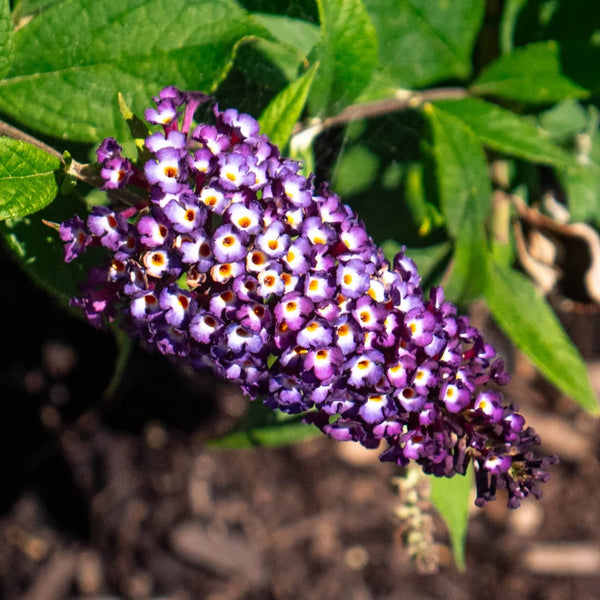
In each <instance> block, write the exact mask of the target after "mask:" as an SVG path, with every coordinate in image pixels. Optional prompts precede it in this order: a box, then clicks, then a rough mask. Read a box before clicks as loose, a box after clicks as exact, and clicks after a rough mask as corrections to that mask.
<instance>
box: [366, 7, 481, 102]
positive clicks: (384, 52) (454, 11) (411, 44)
mask: <svg viewBox="0 0 600 600" xmlns="http://www.w3.org/2000/svg"><path fill="white" fill-rule="evenodd" d="M365 4H366V6H367V9H368V11H369V14H370V15H371V18H372V19H373V23H374V25H375V28H376V30H377V38H378V40H379V64H378V68H377V70H378V77H377V83H376V85H375V82H374V86H373V88H374V89H373V90H370V91H372V92H373V93H377V94H378V93H379V92H380V90H378V89H377V88H379V87H383V88H389V89H390V90H393V89H398V88H411V87H421V86H424V85H429V84H431V83H435V82H437V81H443V80H444V79H452V78H457V79H461V80H465V79H467V78H468V77H469V75H470V74H471V71H472V61H471V53H472V51H473V46H474V44H475V39H476V37H477V33H478V31H479V28H480V26H481V22H482V19H483V14H484V4H485V3H484V2H483V0H451V1H448V0H383V1H382V0H365Z"/></svg>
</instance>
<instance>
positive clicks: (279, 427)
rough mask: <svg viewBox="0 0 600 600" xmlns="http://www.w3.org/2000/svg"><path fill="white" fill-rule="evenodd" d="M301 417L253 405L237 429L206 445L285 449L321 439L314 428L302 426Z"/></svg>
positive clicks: (212, 446)
mask: <svg viewBox="0 0 600 600" xmlns="http://www.w3.org/2000/svg"><path fill="white" fill-rule="evenodd" d="M303 418H304V417H303V415H288V414H285V413H282V412H281V411H274V410H272V409H270V408H268V407H267V406H265V405H264V404H262V403H261V402H260V401H259V400H257V401H256V402H252V403H251V404H250V407H249V411H248V416H247V417H246V419H245V421H244V422H243V423H242V424H241V425H240V427H239V428H238V429H237V430H235V431H232V432H231V433H228V434H225V435H223V436H221V437H218V438H215V439H213V440H210V441H209V442H208V446H209V447H211V448H252V447H253V446H286V445H289V444H295V443H298V442H301V441H302V440H305V439H308V438H311V437H315V436H317V435H322V433H321V432H320V431H319V429H317V427H315V426H314V425H307V424H306V423H303V422H302V419H303Z"/></svg>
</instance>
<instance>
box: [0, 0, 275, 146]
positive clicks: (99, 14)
mask: <svg viewBox="0 0 600 600" xmlns="http://www.w3.org/2000/svg"><path fill="white" fill-rule="evenodd" d="M262 33H264V34H266V32H265V31H264V30H263V28H262V27H260V26H259V25H258V24H255V23H254V22H253V21H252V20H251V19H250V18H249V17H248V15H247V13H246V12H245V11H244V10H242V9H241V8H240V7H239V6H238V5H237V4H236V3H235V2H233V0H188V1H186V0H172V1H171V2H164V1H161V0H107V1H105V2H97V1H96V0H65V1H64V2H61V3H59V4H56V5H53V6H52V7H50V8H49V9H48V10H46V11H44V12H43V13H41V14H40V16H38V17H37V18H34V19H33V20H32V21H31V22H30V23H28V24H27V25H25V26H24V27H22V28H21V29H19V30H18V31H17V32H16V33H15V36H14V60H13V62H12V65H11V68H10V70H9V72H8V74H7V75H6V78H5V79H4V80H3V81H0V110H2V111H3V112H5V113H6V114H8V115H10V116H11V117H12V118H13V119H15V120H17V121H19V122H21V123H23V124H26V125H27V126H28V127H33V128H35V129H37V130H38V131H41V132H43V133H45V134H47V135H52V136H55V137H57V138H64V137H68V138H69V139H71V140H74V141H75V140H77V141H88V142H94V143H97V141H98V140H99V139H101V138H102V137H103V136H108V135H113V136H114V135H121V134H122V133H123V132H124V130H123V125H122V121H121V119H120V116H119V112H118V110H116V96H117V92H119V91H122V92H123V94H124V96H125V99H126V101H127V103H128V104H129V105H130V106H132V107H133V108H134V110H140V109H141V108H142V107H144V106H146V104H147V102H148V98H150V97H151V96H152V95H154V94H156V90H157V89H160V88H161V87H162V86H164V85H178V86H180V87H182V88H184V89H189V88H192V89H203V90H206V91H207V92H210V91H213V90H214V89H215V87H216V86H217V84H218V83H219V82H220V81H221V80H222V79H223V77H224V76H225V74H226V73H227V71H228V69H229V68H230V67H231V64H232V60H233V56H234V52H235V49H236V46H237V45H238V44H239V43H240V42H241V41H242V40H243V39H244V38H247V37H248V36H251V35H260V34H262ZM200 67H201V68H200Z"/></svg>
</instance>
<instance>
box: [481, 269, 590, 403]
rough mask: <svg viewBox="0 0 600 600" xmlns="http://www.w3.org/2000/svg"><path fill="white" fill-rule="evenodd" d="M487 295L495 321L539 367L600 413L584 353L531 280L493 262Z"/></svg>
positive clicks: (553, 381) (568, 391)
mask: <svg viewBox="0 0 600 600" xmlns="http://www.w3.org/2000/svg"><path fill="white" fill-rule="evenodd" d="M485 299H486V301H487V303H488V306H489V307H490V311H491V312H492V315H493V316H494V318H495V319H496V321H498V323H499V324H500V326H501V327H502V328H503V329H504V331H506V332H507V334H508V335H509V337H510V338H511V339H512V340H513V341H514V343H515V344H516V346H517V347H518V348H520V349H521V350H523V352H525V353H526V354H527V356H529V358H530V359H531V360H532V362H533V363H534V364H535V365H536V366H537V368H538V369H539V370H540V371H541V372H542V373H543V374H544V375H545V376H546V377H547V378H548V379H549V380H550V381H551V382H552V383H554V384H555V385H556V386H557V387H558V388H559V389H561V390H562V391H563V392H564V393H565V394H566V395H568V396H571V397H572V398H576V399H577V400H578V402H579V404H580V405H581V406H583V407H584V408H585V409H586V410H588V411H590V412H591V413H595V414H600V406H599V405H598V399H597V398H596V395H595V393H594V391H593V390H592V387H591V385H590V382H589V379H588V376H587V372H586V368H585V365H584V363H583V360H582V359H581V356H580V355H579V353H578V352H577V350H576V349H575V347H574V346H573V344H572V343H571V341H570V340H569V339H568V337H567V336H566V334H565V332H564V330H563V329H562V327H561V325H560V323H559V321H558V319H557V317H556V315H555V314H554V312H552V310H551V308H550V307H549V306H548V304H547V302H546V301H545V300H544V298H542V297H541V296H540V294H539V293H538V292H537V291H536V290H535V288H534V286H533V284H532V283H531V281H529V280H528V279H527V278H526V277H525V276H524V275H521V274H520V273H518V272H516V271H514V270H512V269H509V268H506V267H503V266H500V265H498V264H494V263H492V262H490V263H489V274H488V277H487V285H486V288H485Z"/></svg>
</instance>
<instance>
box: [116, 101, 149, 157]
mask: <svg viewBox="0 0 600 600" xmlns="http://www.w3.org/2000/svg"><path fill="white" fill-rule="evenodd" d="M117 101H118V103H119V112H120V113H121V116H122V117H123V119H125V122H126V123H127V127H128V128H129V133H131V137H132V138H133V141H134V142H135V147H136V148H137V155H138V164H140V165H143V164H144V163H145V162H146V161H148V160H149V159H150V157H151V156H150V152H149V150H148V149H147V148H146V144H145V140H146V138H147V137H148V136H149V135H150V130H149V129H148V126H147V125H146V122H145V121H142V119H140V118H139V117H138V116H137V115H136V114H134V113H133V112H132V110H131V109H130V108H129V106H128V105H127V102H125V98H124V97H123V94H121V92H119V93H118V95H117Z"/></svg>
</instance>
